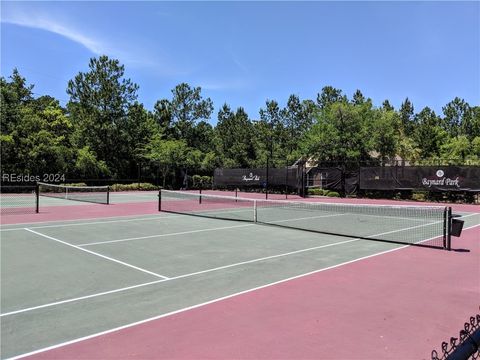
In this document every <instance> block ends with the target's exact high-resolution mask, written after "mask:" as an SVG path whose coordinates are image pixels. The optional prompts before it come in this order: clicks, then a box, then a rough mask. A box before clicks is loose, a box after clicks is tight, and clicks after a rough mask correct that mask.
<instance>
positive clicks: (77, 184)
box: [65, 182, 87, 186]
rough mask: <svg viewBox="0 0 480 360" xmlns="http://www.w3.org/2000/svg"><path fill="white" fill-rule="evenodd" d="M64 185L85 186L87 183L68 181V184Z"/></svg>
mask: <svg viewBox="0 0 480 360" xmlns="http://www.w3.org/2000/svg"><path fill="white" fill-rule="evenodd" d="M65 186H87V184H85V183H83V182H81V183H70V184H65Z"/></svg>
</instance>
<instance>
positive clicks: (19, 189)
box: [0, 185, 38, 215]
mask: <svg viewBox="0 0 480 360" xmlns="http://www.w3.org/2000/svg"><path fill="white" fill-rule="evenodd" d="M0 209H1V211H0V213H1V214H2V215H10V214H34V213H36V212H38V198H37V195H36V192H35V186H16V185H15V186H10V185H7V186H3V185H2V186H1V187H0Z"/></svg>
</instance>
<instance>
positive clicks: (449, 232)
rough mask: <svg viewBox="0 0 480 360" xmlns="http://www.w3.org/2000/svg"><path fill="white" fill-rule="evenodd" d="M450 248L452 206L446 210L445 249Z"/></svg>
mask: <svg viewBox="0 0 480 360" xmlns="http://www.w3.org/2000/svg"><path fill="white" fill-rule="evenodd" d="M451 249H452V207H451V206H449V207H448V210H447V250H451Z"/></svg>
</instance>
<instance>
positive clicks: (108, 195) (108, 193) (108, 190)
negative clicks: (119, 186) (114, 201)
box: [107, 186, 110, 205]
mask: <svg viewBox="0 0 480 360" xmlns="http://www.w3.org/2000/svg"><path fill="white" fill-rule="evenodd" d="M109 204H110V186H107V205H109Z"/></svg>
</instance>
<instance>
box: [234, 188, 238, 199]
mask: <svg viewBox="0 0 480 360" xmlns="http://www.w3.org/2000/svg"><path fill="white" fill-rule="evenodd" d="M237 198H238V188H237V187H236V188H235V202H237V201H238V200H237Z"/></svg>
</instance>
